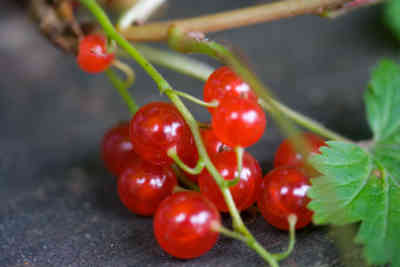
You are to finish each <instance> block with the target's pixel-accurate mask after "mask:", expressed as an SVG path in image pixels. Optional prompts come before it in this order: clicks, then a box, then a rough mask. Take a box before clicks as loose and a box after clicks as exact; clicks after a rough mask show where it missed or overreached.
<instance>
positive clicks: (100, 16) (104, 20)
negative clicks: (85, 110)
mask: <svg viewBox="0 0 400 267" xmlns="http://www.w3.org/2000/svg"><path fill="white" fill-rule="evenodd" d="M80 1H81V3H82V4H84V5H85V6H86V7H87V8H88V9H89V10H90V11H91V12H92V14H93V15H94V16H95V17H96V19H97V20H98V22H99V23H100V24H101V26H102V27H103V29H104V30H105V32H106V34H107V35H108V36H109V37H110V38H111V39H114V40H115V41H116V43H117V44H118V45H119V46H120V47H121V48H123V49H125V51H126V52H127V53H128V54H129V55H130V56H131V57H132V58H133V59H135V60H136V62H138V64H140V65H141V66H142V67H143V69H144V70H145V71H146V72H147V73H148V74H149V76H150V77H151V78H152V79H153V80H154V81H155V82H156V83H157V85H158V88H159V90H160V92H161V93H164V92H165V94H166V95H167V96H168V97H169V99H170V100H171V102H172V103H174V105H175V107H176V108H177V109H178V110H179V112H180V113H181V115H182V117H183V118H184V119H185V121H186V123H187V124H188V126H189V128H190V129H191V131H192V134H193V137H194V141H195V143H196V146H197V150H198V153H199V158H200V159H203V160H204V163H205V167H206V168H207V170H208V171H209V173H210V174H211V175H212V176H213V177H214V179H215V181H216V183H217V184H218V185H219V187H220V189H221V191H222V194H223V196H224V199H225V201H226V204H227V206H228V208H229V211H230V214H231V216H232V220H233V225H234V227H235V229H237V231H238V232H240V233H242V234H243V235H245V236H246V237H248V238H249V240H250V239H252V242H249V243H248V244H249V246H250V247H251V248H253V249H254V250H256V251H257V252H258V253H259V254H260V255H261V256H262V257H263V258H264V259H265V260H266V261H267V262H268V263H269V264H270V265H271V266H273V267H278V266H279V265H278V263H277V261H276V260H275V259H274V257H273V255H272V254H270V253H269V252H268V251H266V250H265V249H264V248H263V247H262V246H260V245H259V244H258V243H257V242H256V241H255V240H254V238H253V236H252V235H251V234H250V232H249V231H248V230H247V228H246V226H245V225H244V223H243V220H242V218H241V217H240V214H239V211H238V210H237V208H236V205H235V203H234V201H233V199H232V195H231V193H230V191H229V188H227V187H224V186H223V181H224V179H223V177H222V176H221V175H220V173H219V172H218V170H217V169H216V168H215V166H214V165H213V164H212V162H211V160H210V158H209V156H208V154H207V151H206V149H205V147H204V144H203V141H202V138H201V135H200V131H199V126H198V123H197V121H196V120H195V119H194V117H193V115H192V114H191V113H190V111H189V110H188V109H187V108H186V106H185V105H184V104H183V102H182V101H181V99H180V98H179V96H178V95H176V94H175V93H174V91H173V90H168V89H172V88H171V86H170V85H169V83H168V82H167V81H166V80H165V79H164V78H163V77H162V75H161V74H160V73H159V72H158V71H157V70H156V69H155V68H154V67H153V66H152V65H151V64H150V63H149V62H148V61H147V60H146V59H145V58H144V57H143V56H142V55H141V54H140V53H139V52H138V51H137V50H136V49H135V48H134V47H133V46H132V45H131V44H130V43H129V42H128V41H126V40H125V39H124V38H123V37H122V36H121V35H120V34H118V32H117V31H116V30H115V29H114V26H113V25H112V24H111V22H110V20H109V19H108V17H107V15H106V14H105V13H104V11H103V10H102V8H101V7H100V6H99V5H98V4H97V2H96V1H95V0H80Z"/></svg>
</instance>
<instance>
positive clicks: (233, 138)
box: [78, 37, 325, 259]
mask: <svg viewBox="0 0 400 267" xmlns="http://www.w3.org/2000/svg"><path fill="white" fill-rule="evenodd" d="M113 57H114V56H113V55H110V54H107V52H106V50H105V40H104V38H100V37H87V38H86V39H84V40H83V41H82V42H81V45H80V51H79V55H78V62H79V64H80V66H81V67H82V68H83V69H84V70H86V71H89V72H98V71H102V70H104V69H106V68H107V67H108V66H109V64H110V62H112V60H113ZM89 61H90V62H89ZM204 102H207V103H214V104H215V105H210V106H209V108H208V109H209V112H210V113H211V115H212V121H211V125H210V126H208V127H204V128H202V129H201V131H200V132H201V137H202V141H203V143H204V146H205V148H206V150H207V153H208V155H209V157H210V159H211V161H212V163H213V164H214V166H215V168H216V170H217V171H218V172H219V174H220V175H221V176H222V178H223V179H224V180H226V181H233V180H237V181H236V183H234V184H233V185H232V186H231V187H230V188H229V190H230V192H231V195H232V198H233V201H234V203H235V205H236V207H237V209H238V210H239V211H243V210H246V209H248V208H249V207H250V206H252V205H253V204H254V203H256V202H257V205H258V208H259V210H260V211H261V213H262V215H263V216H264V218H265V220H266V221H267V222H269V223H270V224H272V225H273V226H275V227H277V228H279V229H282V230H288V229H289V223H288V217H289V216H290V215H296V217H297V223H296V228H297V229H298V228H302V227H304V226H306V225H307V224H309V223H310V222H311V217H312V212H311V211H309V210H308V209H307V207H306V206H307V204H308V202H309V199H308V198H307V196H306V192H307V189H308V188H309V177H310V175H313V174H315V170H312V168H311V167H310V166H308V165H307V163H306V160H305V158H306V157H308V155H307V153H298V152H297V150H296V148H295V146H294V145H293V143H292V141H291V139H287V140H285V141H284V142H283V143H282V144H281V145H280V146H279V148H278V151H277V153H276V156H275V162H274V167H275V169H274V170H272V171H271V172H269V173H268V174H267V175H266V176H265V177H264V178H263V177H262V171H261V168H260V166H259V164H258V162H257V161H256V160H255V159H254V158H253V156H251V154H250V153H248V152H243V154H242V155H241V156H240V157H238V152H237V149H238V148H239V149H242V148H245V147H248V146H250V145H253V144H254V143H256V142H257V141H258V140H259V139H260V138H261V136H262V135H263V132H264V129H265V127H266V118H265V114H264V112H263V111H262V109H261V108H260V107H259V105H258V103H257V96H256V95H255V94H254V92H253V91H252V90H251V88H250V87H249V86H248V85H247V84H246V83H245V82H243V81H242V80H241V79H240V77H238V76H237V75H236V74H235V73H234V72H233V71H232V70H230V69H229V68H228V67H221V68H219V69H217V70H216V71H215V72H214V73H212V74H211V75H210V77H209V79H208V80H207V82H206V84H205V86H204ZM301 138H302V140H303V141H304V143H305V144H306V147H308V148H309V150H308V151H309V152H308V153H319V148H320V147H321V146H323V145H324V144H325V143H324V140H322V139H321V138H320V137H318V136H316V135H314V134H310V133H306V134H303V135H302V136H301ZM171 151H172V152H173V153H172V154H173V155H172V154H171ZM102 157H103V160H104V162H105V164H106V166H107V168H108V169H109V170H110V171H111V172H112V173H113V174H114V175H115V176H117V177H119V178H118V193H119V197H120V199H121V201H122V203H123V204H124V205H125V206H126V207H127V208H128V209H129V210H130V211H132V212H133V213H135V214H139V215H144V216H151V215H154V233H155V237H156V239H157V241H158V243H159V244H160V246H161V247H162V248H163V249H164V250H165V251H166V252H168V253H169V254H171V255H173V256H175V257H177V258H183V259H188V258H194V257H198V256H200V255H202V254H204V253H205V252H207V251H208V250H209V249H211V248H212V247H213V246H214V244H215V242H216V241H217V238H218V232H217V231H216V227H218V226H219V225H220V224H221V218H220V214H219V212H226V211H228V206H227V205H226V203H225V201H224V197H223V195H222V193H221V191H220V188H219V186H218V185H217V183H216V181H215V179H214V177H213V176H212V175H211V174H210V173H209V171H208V170H207V169H206V168H203V170H202V171H201V172H200V173H197V174H195V173H194V172H193V173H190V172H189V171H187V170H186V171H187V172H188V177H189V178H190V179H191V180H192V181H193V182H195V183H197V184H198V186H199V188H200V192H194V191H183V192H176V191H177V188H179V187H177V184H178V182H177V178H176V174H175V172H174V170H173V168H172V167H171V165H172V164H174V163H176V162H177V161H181V162H182V164H184V165H185V166H189V167H190V168H193V167H194V166H196V165H197V164H198V159H199V154H198V152H197V148H196V145H195V141H194V138H193V136H192V133H191V131H190V128H189V126H188V125H187V124H186V122H185V120H184V119H183V117H182V116H181V114H180V113H179V111H178V110H177V109H176V107H175V106H173V105H172V104H169V103H164V102H153V103H149V104H147V105H145V106H143V107H141V108H140V109H139V110H138V111H137V112H136V113H135V115H134V116H133V118H132V119H131V121H130V122H129V123H122V124H120V125H118V126H116V127H114V128H112V129H111V130H110V131H109V132H108V133H106V135H105V136H104V139H103V142H102ZM239 161H241V162H239ZM182 164H181V165H182ZM178 165H179V164H178ZM238 165H240V167H238ZM190 168H189V169H190ZM192 170H193V169H192ZM183 171H185V169H184V168H183ZM178 191H181V190H178Z"/></svg>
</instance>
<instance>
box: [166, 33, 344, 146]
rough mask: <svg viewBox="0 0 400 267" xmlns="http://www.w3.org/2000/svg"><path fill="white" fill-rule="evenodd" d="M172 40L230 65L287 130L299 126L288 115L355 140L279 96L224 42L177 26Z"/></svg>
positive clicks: (187, 50) (182, 47)
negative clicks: (296, 108)
mask: <svg viewBox="0 0 400 267" xmlns="http://www.w3.org/2000/svg"><path fill="white" fill-rule="evenodd" d="M168 44H169V45H170V47H171V48H173V49H175V50H177V51H179V52H182V53H200V54H205V55H208V56H210V57H213V58H215V59H217V60H219V61H221V62H224V63H225V64H227V65H229V66H230V67H231V68H232V69H233V70H234V71H235V72H236V73H237V74H239V75H240V76H241V77H242V79H243V80H244V81H246V82H247V83H248V84H249V85H250V87H251V88H252V89H253V90H254V91H255V93H256V94H257V95H258V97H259V104H260V105H261V106H262V107H263V108H264V109H266V110H268V111H269V112H270V113H271V115H272V116H273V117H274V118H275V120H276V121H277V122H278V125H279V126H280V127H281V129H282V130H283V131H284V132H285V133H287V134H290V135H291V134H295V133H297V132H298V129H297V128H296V127H294V126H293V125H292V124H291V123H290V122H288V121H287V120H286V119H285V117H286V118H289V119H291V120H293V121H295V122H296V123H298V124H299V125H301V126H303V127H305V128H308V129H311V130H312V131H314V132H316V133H318V134H320V135H322V136H325V137H327V138H329V139H333V140H338V141H344V142H351V141H350V140H349V139H347V138H346V137H343V136H341V135H339V134H337V133H335V132H333V131H331V130H329V129H327V128H325V127H324V126H322V125H321V124H319V123H318V122H316V121H313V120H311V119H310V118H307V117H306V116H304V115H302V114H299V113H297V112H296V111H294V110H292V109H290V108H289V107H287V106H285V105H283V104H281V103H279V102H278V101H277V100H275V99H274V97H273V96H272V94H271V93H270V90H269V89H268V88H267V87H265V86H264V85H263V84H262V82H261V81H260V80H259V79H258V78H257V77H256V75H254V74H253V73H252V72H251V71H249V69H248V68H247V67H246V66H243V63H242V62H241V61H240V60H239V59H237V57H236V56H235V55H234V54H233V53H232V52H231V51H230V50H229V49H227V48H225V47H224V46H222V45H220V44H218V43H216V42H212V41H208V40H205V39H200V40H199V39H196V38H192V37H191V36H190V35H189V34H186V33H185V32H183V31H182V30H181V29H179V28H177V27H171V28H170V30H169V40H168Z"/></svg>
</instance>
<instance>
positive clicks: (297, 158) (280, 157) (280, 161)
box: [274, 133, 326, 175]
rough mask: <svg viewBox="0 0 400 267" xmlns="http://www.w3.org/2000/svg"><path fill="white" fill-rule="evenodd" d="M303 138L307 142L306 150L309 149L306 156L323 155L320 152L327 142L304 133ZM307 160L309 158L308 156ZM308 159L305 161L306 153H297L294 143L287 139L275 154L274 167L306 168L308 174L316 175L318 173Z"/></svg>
mask: <svg viewBox="0 0 400 267" xmlns="http://www.w3.org/2000/svg"><path fill="white" fill-rule="evenodd" d="M301 138H303V140H304V141H305V145H306V149H309V151H307V152H306V153H305V155H309V154H310V153H318V154H319V153H321V152H320V151H319V149H320V147H321V146H326V143H325V141H324V140H323V139H322V138H321V137H320V136H318V135H315V134H313V133H303V134H302V135H301ZM306 158H307V156H306ZM306 161H307V159H304V153H303V154H302V153H300V152H299V151H296V149H295V147H294V145H293V143H292V141H291V140H290V139H285V140H284V141H283V142H282V143H281V144H280V146H279V147H278V150H277V151H276V154H275V159H274V167H275V168H276V167H279V166H284V165H292V166H296V167H299V168H304V170H305V171H306V173H307V174H309V175H314V174H315V173H316V171H315V170H314V169H313V168H312V167H311V166H310V165H309V164H307V162H306Z"/></svg>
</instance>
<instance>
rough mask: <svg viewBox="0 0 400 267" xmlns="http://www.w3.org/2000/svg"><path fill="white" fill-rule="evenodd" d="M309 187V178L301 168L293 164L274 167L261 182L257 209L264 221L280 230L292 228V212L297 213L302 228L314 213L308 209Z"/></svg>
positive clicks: (298, 222)
mask: <svg viewBox="0 0 400 267" xmlns="http://www.w3.org/2000/svg"><path fill="white" fill-rule="evenodd" d="M309 187H310V182H309V179H308V177H306V176H305V175H304V174H303V172H302V171H301V170H300V169H297V168H296V167H291V166H285V167H280V168H277V169H274V170H272V171H270V172H269V173H268V174H267V175H266V176H265V177H264V180H263V182H262V184H261V192H260V195H259V197H258V202H257V204H258V208H259V210H260V211H261V214H262V215H263V217H264V218H265V220H266V221H267V222H268V223H270V224H272V225H273V226H275V227H276V228H278V229H281V230H288V229H289V223H288V217H289V215H291V214H293V215H296V216H297V223H296V229H300V228H303V227H305V226H306V225H308V224H309V223H310V222H311V219H312V215H313V212H312V211H310V210H309V209H307V204H308V203H309V202H310V199H309V198H308V197H307V190H308V188H309Z"/></svg>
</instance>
